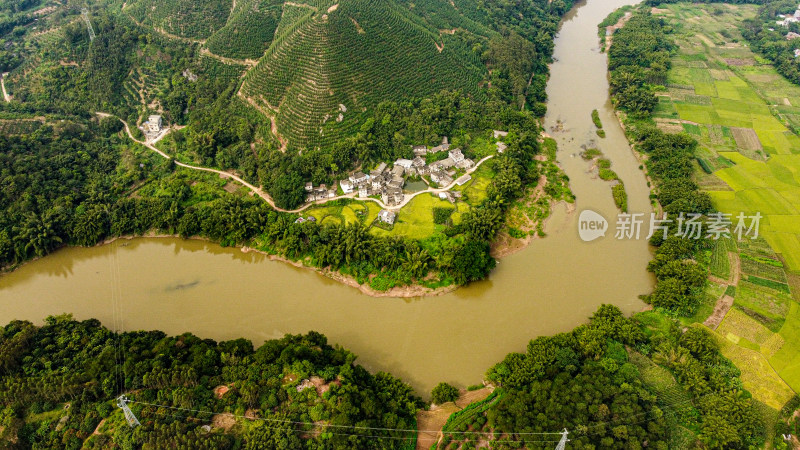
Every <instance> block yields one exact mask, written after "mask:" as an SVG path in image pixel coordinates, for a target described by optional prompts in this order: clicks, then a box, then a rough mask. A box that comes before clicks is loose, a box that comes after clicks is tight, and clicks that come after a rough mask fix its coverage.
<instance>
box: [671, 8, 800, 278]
mask: <svg viewBox="0 0 800 450" xmlns="http://www.w3.org/2000/svg"><path fill="white" fill-rule="evenodd" d="M660 14H663V15H664V16H665V17H666V18H668V19H669V20H670V21H671V22H672V23H674V24H676V28H677V32H678V33H679V34H680V36H679V37H677V38H676V42H678V43H679V46H680V50H679V51H678V53H677V54H676V55H675V57H674V58H673V61H672V63H673V68H672V69H671V70H670V72H669V79H668V85H667V89H666V91H665V92H664V94H663V95H662V96H661V97H660V98H659V104H658V107H657V108H656V111H655V116H656V121H657V123H658V124H659V126H660V127H661V128H663V129H669V131H675V130H674V129H675V128H676V126H677V125H680V126H681V128H682V129H683V131H685V132H687V133H689V134H692V135H693V136H694V137H695V138H696V139H697V140H698V141H699V142H700V144H701V149H700V150H699V152H698V159H699V160H700V161H701V165H702V170H698V171H697V173H698V183H699V184H700V185H701V186H702V187H703V188H704V189H706V190H707V191H709V193H710V194H711V196H712V199H713V201H714V205H715V207H717V208H718V209H719V210H721V211H723V212H726V213H731V214H733V216H734V217H735V216H736V215H737V214H739V213H740V212H744V213H745V214H747V215H753V214H755V213H756V212H760V213H761V214H762V215H763V216H764V218H763V219H762V222H761V226H760V230H759V231H760V234H761V235H762V236H763V237H765V238H766V240H767V241H768V242H769V245H770V246H772V248H773V249H774V250H775V251H776V252H778V253H779V254H780V256H781V258H782V259H783V260H784V261H785V263H786V269H787V270H790V271H792V272H794V273H798V272H800V137H798V136H797V135H796V134H795V133H794V132H793V130H794V131H798V130H800V128H796V127H797V126H798V124H800V86H796V85H793V84H791V83H790V82H788V81H787V80H785V79H784V78H783V77H781V76H780V75H779V74H778V73H777V72H775V70H774V69H773V67H772V66H770V65H768V64H765V63H764V60H763V59H761V58H760V57H758V56H757V55H755V54H753V52H752V51H750V49H749V48H748V47H747V46H746V45H744V44H743V43H744V42H745V41H744V39H743V38H742V36H741V34H740V33H739V31H738V27H739V25H740V24H741V22H742V21H743V20H744V19H747V18H751V17H754V16H755V14H756V7H754V6H752V5H721V4H718V5H690V4H684V3H681V4H679V5H670V6H669V7H668V12H661V13H660ZM710 173H713V175H710ZM719 180H721V181H722V182H723V183H724V184H723V183H720V182H719ZM718 263H720V261H718ZM746 267H748V269H749V270H751V271H758V272H764V271H766V270H768V269H764V268H760V269H759V268H756V267H752V264H750V265H748V266H746ZM716 269H717V270H718V272H720V273H724V268H723V267H721V266H719V265H717V267H716ZM762 275H764V276H765V277H766V278H768V279H770V280H774V278H769V274H766V273H762ZM776 281H783V280H776Z"/></svg>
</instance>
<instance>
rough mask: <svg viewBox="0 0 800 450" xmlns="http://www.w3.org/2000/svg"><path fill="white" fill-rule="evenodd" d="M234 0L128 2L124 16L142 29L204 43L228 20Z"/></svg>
mask: <svg viewBox="0 0 800 450" xmlns="http://www.w3.org/2000/svg"><path fill="white" fill-rule="evenodd" d="M232 2H233V0H130V1H128V2H127V4H126V7H125V12H126V13H128V14H130V15H131V16H132V17H133V18H134V19H135V20H136V21H138V22H139V23H141V24H143V25H149V26H152V27H155V28H157V29H160V30H163V31H164V32H166V33H169V34H173V35H176V36H180V37H184V38H191V39H204V38H207V37H209V36H210V35H211V34H213V33H214V32H215V31H217V30H219V29H220V28H222V27H223V26H224V25H225V23H226V21H227V20H228V15H229V14H230V12H231V6H232V5H233V3H232Z"/></svg>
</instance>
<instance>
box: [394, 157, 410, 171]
mask: <svg viewBox="0 0 800 450" xmlns="http://www.w3.org/2000/svg"><path fill="white" fill-rule="evenodd" d="M394 165H395V166H402V167H403V169H408V168H410V167H411V160H410V159H403V158H400V159H398V160H397V161H395V162H394Z"/></svg>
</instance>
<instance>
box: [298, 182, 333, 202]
mask: <svg viewBox="0 0 800 450" xmlns="http://www.w3.org/2000/svg"><path fill="white" fill-rule="evenodd" d="M305 190H306V192H308V194H307V195H306V202H307V203H311V202H314V201H317V200H325V199H328V198H334V197H336V185H334V186H333V189H328V186H327V185H326V184H320V185H319V186H318V187H316V188H315V187H314V185H313V184H312V183H306V185H305Z"/></svg>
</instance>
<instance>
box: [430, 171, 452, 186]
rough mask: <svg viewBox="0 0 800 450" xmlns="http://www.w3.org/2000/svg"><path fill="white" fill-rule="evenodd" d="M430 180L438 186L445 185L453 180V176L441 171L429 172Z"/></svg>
mask: <svg viewBox="0 0 800 450" xmlns="http://www.w3.org/2000/svg"><path fill="white" fill-rule="evenodd" d="M431 181H433V182H434V183H436V184H438V185H439V186H447V185H449V184H450V183H452V182H453V177H451V176H450V175H448V174H447V173H445V172H443V171H437V172H431Z"/></svg>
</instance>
